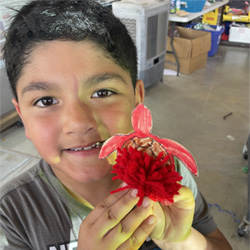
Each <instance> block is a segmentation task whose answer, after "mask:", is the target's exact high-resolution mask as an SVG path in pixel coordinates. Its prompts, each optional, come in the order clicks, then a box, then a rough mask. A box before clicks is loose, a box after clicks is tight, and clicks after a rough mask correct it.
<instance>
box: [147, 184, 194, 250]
mask: <svg viewBox="0 0 250 250" xmlns="http://www.w3.org/2000/svg"><path fill="white" fill-rule="evenodd" d="M194 209H195V201H194V196H193V193H192V191H191V190H190V189H189V188H187V187H185V186H182V187H181V188H180V190H179V195H176V196H175V197H174V203H173V204H172V205H170V206H163V205H160V204H159V203H156V202H155V203H154V213H155V215H156V217H157V223H156V225H155V227H154V230H153V231H152V233H151V235H150V237H151V239H152V240H154V241H155V243H156V244H157V245H158V246H159V247H162V248H163V246H164V243H177V242H181V241H184V240H185V239H186V238H187V237H188V236H189V234H190V233H191V226H192V222H193V216H194ZM162 244H163V245H162ZM163 249H164V248H163Z"/></svg>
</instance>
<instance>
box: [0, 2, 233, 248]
mask: <svg viewBox="0 0 250 250" xmlns="http://www.w3.org/2000/svg"><path fill="white" fill-rule="evenodd" d="M4 58H5V61H6V70H7V73H8V77H9V80H10V84H11V86H12V89H13V93H14V96H15V98H13V104H14V105H15V107H16V110H17V112H18V113H19V115H20V117H21V118H22V121H23V123H24V127H25V133H26V136H27V138H29V139H30V140H31V141H32V142H33V143H34V145H35V147H36V148H37V150H38V152H39V153H40V155H41V157H42V159H43V160H41V162H40V163H39V164H38V165H37V166H34V167H33V168H32V169H30V170H28V171H27V172H26V173H24V174H23V175H21V176H20V177H18V178H17V179H15V181H12V182H11V183H9V184H7V185H6V186H5V187H4V188H3V189H2V192H1V210H0V216H1V227H2V231H3V233H4V234H3V235H4V236H2V245H4V246H5V249H39V250H40V249H50V250H56V249H76V248H77V249H79V250H83V249H87V250H90V249H93V250H98V249H105V250H106V249H107V250H113V249H119V250H120V249H139V248H140V247H141V249H159V248H161V249H185V250H186V249H192V250H195V249H199V250H201V249H220V250H221V249H231V248H230V246H229V244H228V242H227V240H226V239H225V238H224V236H223V235H222V233H221V232H220V231H219V229H217V227H216V224H215V223H214V222H213V219H212V217H211V215H210V214H209V212H208V211H207V206H206V202H205V200H204V199H203V198H202V196H201V194H200V193H199V192H198V190H197V187H196V184H195V182H194V180H193V179H192V176H191V175H190V173H189V172H188V171H187V170H186V169H185V168H184V167H181V166H182V165H181V163H180V162H178V161H176V164H177V167H178V168H179V171H180V174H181V175H182V176H183V181H182V184H183V187H182V188H181V189H180V191H179V192H180V195H178V196H176V197H175V203H174V204H173V205H171V206H161V205H159V204H158V203H157V202H153V201H151V200H149V199H148V198H147V197H146V198H144V200H143V203H142V206H140V207H137V206H136V204H137V202H138V197H136V190H129V191H123V192H119V193H116V194H112V195H110V191H111V190H114V189H116V188H117V187H118V186H119V185H123V184H122V183H121V182H120V181H118V180H116V181H112V174H111V172H110V171H111V169H112V166H110V165H109V163H108V162H107V161H106V160H99V159H98V155H99V152H100V148H101V146H102V144H103V142H104V141H106V140H107V139H108V138H110V137H111V136H112V135H114V134H117V133H123V134H126V133H129V132H131V130H132V126H131V121H130V119H131V112H132V110H133V109H134V108H135V107H136V106H137V105H138V104H139V103H141V102H143V99H144V89H143V83H142V81H140V80H137V78H136V70H137V65H136V62H137V59H136V49H135V46H134V44H133V42H132V40H131V38H130V37H129V35H128V33H127V30H126V29H125V27H124V26H123V25H122V24H121V23H120V21H119V20H118V19H116V18H115V17H114V16H113V15H112V14H111V12H110V11H109V10H108V9H105V8H104V7H102V6H101V5H99V4H97V3H95V2H94V1H90V0H88V1H87V0H84V1H72V0H70V1H55V0H54V1H53V0H51V1H33V2H31V3H30V4H28V5H26V6H24V7H23V8H22V9H21V10H20V12H19V13H18V14H17V15H16V17H15V19H14V20H13V22H12V24H11V26H10V29H9V31H8V34H7V37H6V44H5V47H4ZM186 186H187V187H186ZM191 190H192V191H191ZM193 216H194V217H193ZM148 237H150V238H151V239H152V240H153V241H151V240H150V241H146V239H147V238H148ZM157 246H158V247H159V248H157Z"/></svg>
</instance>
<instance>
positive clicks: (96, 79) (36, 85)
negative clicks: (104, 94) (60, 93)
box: [22, 73, 126, 95]
mask: <svg viewBox="0 0 250 250" xmlns="http://www.w3.org/2000/svg"><path fill="white" fill-rule="evenodd" d="M109 80H118V81H119V82H122V83H124V84H126V81H125V80H124V78H123V77H122V76H120V75H119V74H115V73H104V74H99V75H95V76H92V77H89V78H87V79H86V80H84V85H86V86H93V85H97V84H99V83H101V82H105V81H109ZM57 88H58V84H55V83H52V82H31V83H30V84H29V85H27V86H26V87H24V88H23V89H22V95H24V94H25V93H27V92H29V91H37V90H42V91H48V90H52V89H57Z"/></svg>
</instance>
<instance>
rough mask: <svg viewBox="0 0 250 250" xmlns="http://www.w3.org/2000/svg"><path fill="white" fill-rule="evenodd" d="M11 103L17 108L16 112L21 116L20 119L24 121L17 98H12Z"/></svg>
mask: <svg viewBox="0 0 250 250" xmlns="http://www.w3.org/2000/svg"><path fill="white" fill-rule="evenodd" d="M11 101H12V103H13V104H14V106H15V108H16V111H17V113H18V114H19V116H20V118H21V119H22V115H21V111H20V107H19V104H18V102H17V100H16V98H12V100H11Z"/></svg>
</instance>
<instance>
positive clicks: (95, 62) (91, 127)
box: [13, 41, 144, 183]
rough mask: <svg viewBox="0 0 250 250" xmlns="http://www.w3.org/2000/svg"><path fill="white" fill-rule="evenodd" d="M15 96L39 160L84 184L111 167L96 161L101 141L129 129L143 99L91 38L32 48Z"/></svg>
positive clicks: (141, 86)
mask: <svg viewBox="0 0 250 250" xmlns="http://www.w3.org/2000/svg"><path fill="white" fill-rule="evenodd" d="M17 94H18V98H19V101H18V103H17V102H16V101H15V100H13V103H14V105H15V106H16V109H17V110H18V112H19V114H20V116H21V118H22V120H23V123H24V126H25V131H26V136H27V137H28V138H29V139H30V140H32V142H33V143H34V145H35V147H36V149H37V150H38V152H39V153H40V155H41V156H42V158H43V159H45V161H47V162H48V163H49V164H50V165H51V167H52V168H53V170H54V172H55V173H56V174H57V175H58V176H61V178H64V179H65V180H66V181H67V179H70V180H71V181H72V180H73V181H78V182H82V183H86V182H88V181H91V180H99V179H102V178H105V177H106V176H107V175H108V174H109V173H110V170H111V167H110V166H109V164H108V163H107V161H106V160H99V159H98V155H99V152H100V146H101V145H102V142H103V141H105V140H107V139H108V138H109V137H111V136H112V135H114V134H117V133H129V132H131V130H132V127H131V112H132V110H133V109H134V107H135V106H136V105H138V104H139V103H140V102H142V101H143V94H144V92H143V84H142V82H141V81H138V82H137V86H136V89H135V92H134V89H133V86H132V82H131V78H130V75H129V73H128V72H127V71H125V70H123V69H122V68H121V67H120V66H118V65H117V64H115V63H114V62H113V61H112V60H111V59H109V58H108V57H107V56H105V55H104V53H103V52H101V50H100V49H97V48H96V47H95V46H94V45H93V44H91V43H89V42H72V41H50V42H44V43H41V44H40V45H38V46H37V47H35V49H34V50H33V52H32V53H31V55H30V57H29V63H28V64H27V65H26V66H25V67H24V71H23V74H22V76H21V77H20V80H19V81H18V84H17Z"/></svg>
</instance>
